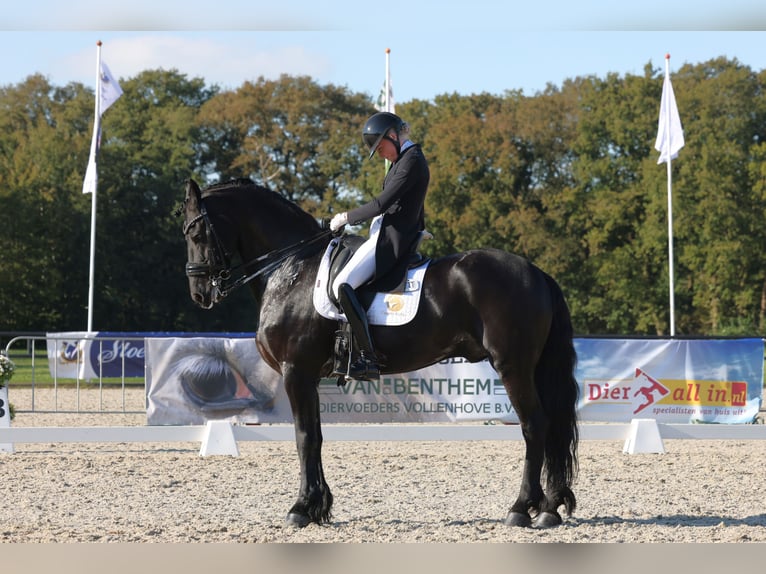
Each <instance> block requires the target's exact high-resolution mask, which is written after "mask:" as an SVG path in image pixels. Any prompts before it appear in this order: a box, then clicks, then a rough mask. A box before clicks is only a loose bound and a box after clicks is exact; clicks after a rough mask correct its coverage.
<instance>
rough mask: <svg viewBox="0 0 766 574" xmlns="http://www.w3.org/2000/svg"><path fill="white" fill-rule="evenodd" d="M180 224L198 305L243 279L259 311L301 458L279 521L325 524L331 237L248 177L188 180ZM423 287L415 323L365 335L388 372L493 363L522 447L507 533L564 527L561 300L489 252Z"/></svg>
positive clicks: (572, 401) (566, 335) (528, 269)
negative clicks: (323, 264)
mask: <svg viewBox="0 0 766 574" xmlns="http://www.w3.org/2000/svg"><path fill="white" fill-rule="evenodd" d="M179 213H183V216H184V226H183V232H184V235H185V237H186V244H187V258H188V261H187V264H186V274H187V276H188V279H189V289H190V292H191V297H192V299H193V300H194V302H195V303H197V304H198V305H199V306H201V307H203V308H206V309H209V308H210V307H212V305H213V304H215V303H217V302H218V301H220V300H221V299H222V298H223V297H224V296H225V295H226V294H227V293H228V292H229V291H230V290H231V289H232V288H234V287H236V286H238V285H240V284H243V283H245V282H249V285H250V287H251V288H252V290H253V293H254V295H255V296H256V299H257V300H258V301H259V305H260V320H259V324H258V329H257V331H258V334H257V337H256V345H257V347H258V350H259V352H260V354H261V356H262V357H263V359H264V360H265V361H266V362H267V363H268V364H269V365H270V366H271V367H272V368H274V369H275V370H276V371H277V372H279V373H280V374H281V376H282V378H283V380H284V385H285V391H286V393H287V396H288V398H289V400H290V405H291V408H292V414H293V418H294V422H295V437H296V442H297V447H298V457H299V460H300V473H301V483H300V490H299V493H298V499H297V501H296V502H295V504H294V505H293V506H292V508H291V509H290V511H289V513H288V515H287V522H288V523H290V524H294V525H297V526H306V525H307V524H309V523H311V522H316V523H320V524H321V523H325V522H328V521H330V520H331V508H332V502H333V496H332V493H331V492H330V488H329V486H328V485H327V482H326V481H325V477H324V472H323V470H322V429H321V423H320V416H319V407H320V402H319V394H318V383H319V380H320V378H322V377H327V376H329V375H330V373H331V370H332V367H333V356H334V352H333V348H334V340H335V332H336V330H337V329H338V322H337V321H332V320H329V319H325V318H323V317H322V316H320V315H319V314H318V313H317V312H316V311H315V309H314V306H313V303H312V289H313V286H314V282H315V280H316V275H317V269H318V266H319V262H320V260H321V258H322V254H323V252H324V250H325V248H326V247H327V245H328V244H329V242H330V240H331V235H330V231H329V230H327V229H325V228H324V227H323V226H322V225H321V224H320V223H319V222H317V221H316V220H315V219H314V218H313V217H312V216H311V215H309V214H308V213H306V212H305V211H303V210H301V209H300V208H299V207H298V206H296V205H295V204H294V203H292V202H290V201H288V200H286V199H285V198H283V197H282V196H281V195H279V194H278V193H275V192H273V191H271V190H268V189H266V188H264V187H261V186H258V185H255V184H254V183H252V182H250V181H249V180H237V181H232V182H229V183H225V184H219V185H215V186H212V187H210V188H208V189H206V190H205V191H200V188H199V186H198V185H197V183H196V182H194V181H193V180H189V182H188V183H187V186H186V197H185V199H184V202H183V205H182V206H181V207H180V208H179ZM235 255H238V256H239V257H240V259H241V261H243V262H244V264H243V276H242V277H239V278H238V279H233V278H232V258H233V257H234V256H235ZM423 283H424V285H423V292H422V295H421V301H420V306H419V309H418V312H417V315H416V316H415V318H414V319H413V320H412V321H411V322H410V323H408V324H406V325H402V326H394V327H390V326H386V327H382V326H371V330H372V336H373V339H374V340H375V344H376V348H377V350H378V351H379V353H380V354H381V355H382V356H383V357H384V361H383V362H384V365H382V369H383V372H384V373H404V372H409V371H412V370H415V369H419V368H422V367H425V366H427V365H431V364H433V363H436V362H437V361H440V360H442V359H445V358H447V357H464V358H466V359H467V360H468V361H471V362H476V361H480V360H483V359H485V358H487V359H489V361H490V363H491V365H492V366H493V368H494V369H495V370H496V371H497V373H498V375H499V376H500V378H501V379H502V381H503V384H504V386H505V389H506V392H507V393H508V396H509V397H510V400H511V403H512V405H513V407H514V409H515V410H516V413H517V415H518V417H519V421H520V424H521V429H522V433H523V436H524V440H525V443H526V456H525V460H524V471H523V475H522V481H521V487H520V490H519V494H518V497H517V498H516V500H515V501H514V502H513V504H512V505H511V507H510V510H509V512H508V515H507V517H506V519H505V523H506V524H508V525H513V526H536V527H549V526H556V525H559V524H561V523H562V518H561V515H560V514H559V512H558V509H559V507H560V506H562V505H563V506H564V509H565V511H566V513H567V514H568V515H571V513H572V512H573V510H574V509H575V505H576V501H575V496H574V493H573V492H572V490H571V486H572V482H573V481H574V478H575V474H576V470H577V444H578V430H577V415H576V402H577V397H578V385H577V381H576V380H575V377H574V369H575V363H576V360H577V356H576V353H575V349H574V345H573V341H572V336H573V335H572V324H571V319H570V314H569V309H568V307H567V304H566V301H565V300H564V296H563V295H562V292H561V289H560V288H559V286H558V285H557V283H556V282H555V281H554V280H553V279H552V278H551V277H550V276H549V275H547V274H546V273H544V272H543V271H541V270H540V269H539V268H537V267H535V266H534V265H532V264H531V263H529V262H528V261H526V260H525V259H523V258H521V257H518V256H516V255H513V254H510V253H507V252H504V251H500V250H496V249H477V250H472V251H467V252H464V253H456V254H453V255H448V256H446V257H440V258H437V259H434V260H433V261H432V262H431V264H430V266H429V267H428V270H427V272H426V275H425V279H424V282H423ZM543 472H544V474H543ZM543 476H544V477H545V482H546V490H545V491H543V487H542V484H541V479H542V477H543Z"/></svg>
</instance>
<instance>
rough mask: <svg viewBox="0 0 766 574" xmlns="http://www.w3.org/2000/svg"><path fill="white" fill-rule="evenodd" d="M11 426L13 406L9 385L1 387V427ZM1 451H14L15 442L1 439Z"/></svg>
mask: <svg viewBox="0 0 766 574" xmlns="http://www.w3.org/2000/svg"><path fill="white" fill-rule="evenodd" d="M10 426H11V408H10V403H9V402H8V386H7V385H6V386H3V387H0V429H7V428H10ZM0 452H13V444H11V443H10V442H9V443H4V442H3V441H2V440H0Z"/></svg>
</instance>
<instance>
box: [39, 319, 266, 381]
mask: <svg viewBox="0 0 766 574" xmlns="http://www.w3.org/2000/svg"><path fill="white" fill-rule="evenodd" d="M195 335H197V336H208V337H220V336H221V334H216V333H197V334H195ZM152 336H163V337H177V338H186V337H189V336H190V335H189V334H187V333H147V332H136V333H131V332H125V331H120V332H112V331H97V332H95V333H91V334H90V335H89V334H88V333H87V332H86V331H68V332H63V333H47V334H46V337H47V340H46V344H47V349H48V368H49V370H50V373H51V377H55V378H59V379H80V380H86V381H89V380H98V379H101V378H121V377H123V376H124V377H126V378H142V377H143V376H144V371H145V368H146V365H145V358H146V350H145V348H144V346H145V339H146V338H147V337H152ZM225 336H227V337H229V338H239V337H243V338H249V339H251V340H252V339H253V338H254V337H255V333H230V334H225Z"/></svg>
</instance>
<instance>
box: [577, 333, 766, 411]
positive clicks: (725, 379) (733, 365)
mask: <svg viewBox="0 0 766 574" xmlns="http://www.w3.org/2000/svg"><path fill="white" fill-rule="evenodd" d="M575 348H576V349H577V354H578V357H579V359H578V368H577V381H578V382H579V383H580V403H579V415H580V418H581V420H586V421H614V422H625V421H630V420H631V419H633V418H652V419H656V420H657V421H658V422H667V423H671V422H672V423H701V422H704V423H750V422H753V421H754V420H755V417H756V416H757V415H758V410H759V408H760V406H761V401H762V397H763V360H764V356H763V352H764V345H763V339H755V338H753V339H715V340H708V339H686V340H678V339H673V340H660V339H627V340H626V339H577V340H576V341H575Z"/></svg>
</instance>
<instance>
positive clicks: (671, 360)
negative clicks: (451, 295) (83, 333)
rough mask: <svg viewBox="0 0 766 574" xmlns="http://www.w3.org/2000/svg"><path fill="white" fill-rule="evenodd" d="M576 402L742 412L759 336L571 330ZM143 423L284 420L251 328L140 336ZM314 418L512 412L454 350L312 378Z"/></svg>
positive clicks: (673, 418) (705, 415) (585, 411)
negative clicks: (414, 366)
mask: <svg viewBox="0 0 766 574" xmlns="http://www.w3.org/2000/svg"><path fill="white" fill-rule="evenodd" d="M575 348H576V350H577V352H578V366H577V371H576V378H577V380H578V382H579V384H580V400H579V403H578V413H579V416H580V420H582V421H588V422H629V421H630V420H631V419H633V418H655V419H657V420H658V421H661V422H682V423H688V422H710V423H750V422H753V421H754V420H755V417H756V416H757V414H758V410H759V408H760V405H761V400H762V392H763V391H762V389H763V350H764V347H763V340H762V339H727V340H649V339H584V338H583V339H576V340H575ZM146 364H147V368H146V388H147V405H148V407H147V409H148V410H147V414H148V422H149V424H201V423H204V422H205V421H206V420H210V419H227V420H231V421H233V422H260V423H276V422H291V421H292V414H291V411H290V407H289V402H288V400H287V397H286V395H285V392H284V385H283V384H282V381H281V378H280V377H279V375H278V374H277V373H276V372H274V371H273V370H271V369H270V368H269V367H268V366H267V365H265V363H264V362H263V361H262V360H261V359H260V357H259V355H258V353H257V350H256V349H255V345H254V343H253V341H252V339H250V340H232V339H220V338H219V339H210V338H189V339H176V338H150V339H147V341H146ZM319 399H320V406H319V408H320V412H321V415H322V420H323V421H324V422H331V423H351V422H370V423H384V422H461V421H491V420H495V421H502V422H508V423H515V422H518V417H517V415H516V412H515V411H514V409H513V407H512V406H511V402H510V400H509V399H508V396H507V395H506V392H505V388H504V386H503V384H502V381H501V380H500V379H499V377H498V375H497V373H496V372H495V370H494V369H493V368H492V367H491V365H490V364H489V362H488V361H481V362H478V363H469V362H467V361H466V360H464V359H461V358H454V359H448V360H445V361H442V362H440V363H437V364H435V365H432V366H430V367H426V368H424V369H419V370H416V371H412V372H409V373H404V374H398V375H383V376H381V378H380V380H379V381H374V382H366V381H349V382H348V383H346V384H345V385H343V386H338V385H337V384H336V383H335V381H334V380H332V379H322V380H321V381H320V383H319Z"/></svg>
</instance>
